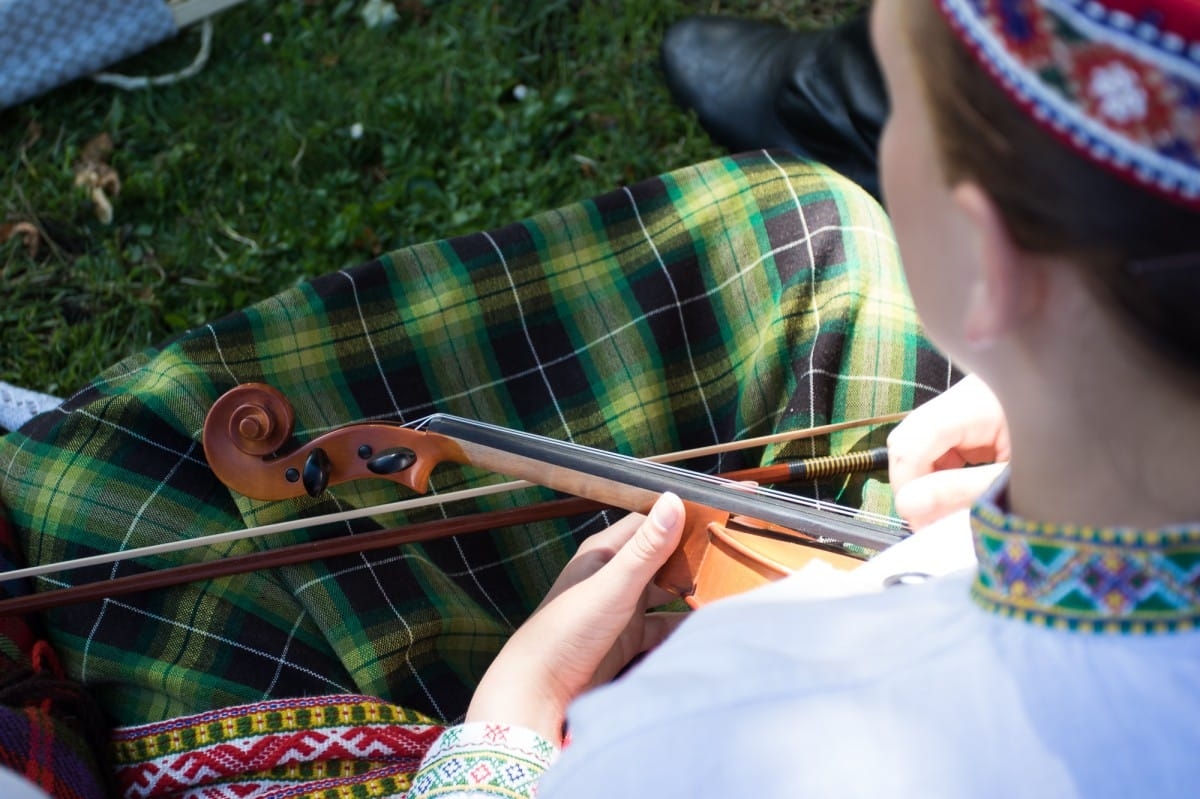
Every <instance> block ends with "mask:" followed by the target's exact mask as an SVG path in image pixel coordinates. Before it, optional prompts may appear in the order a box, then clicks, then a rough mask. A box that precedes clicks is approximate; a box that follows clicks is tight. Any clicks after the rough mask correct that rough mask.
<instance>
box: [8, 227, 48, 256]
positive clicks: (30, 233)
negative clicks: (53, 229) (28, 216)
mask: <svg viewBox="0 0 1200 799" xmlns="http://www.w3.org/2000/svg"><path fill="white" fill-rule="evenodd" d="M16 236H20V237H21V240H22V243H23V244H24V245H25V249H26V250H27V251H28V252H29V257H30V258H37V254H38V250H40V249H41V246H42V232H41V231H40V230H38V228H37V225H35V224H33V223H32V222H8V223H6V224H3V225H0V243H3V244H7V243H8V242H10V241H12V239H13V238H14V237H16Z"/></svg>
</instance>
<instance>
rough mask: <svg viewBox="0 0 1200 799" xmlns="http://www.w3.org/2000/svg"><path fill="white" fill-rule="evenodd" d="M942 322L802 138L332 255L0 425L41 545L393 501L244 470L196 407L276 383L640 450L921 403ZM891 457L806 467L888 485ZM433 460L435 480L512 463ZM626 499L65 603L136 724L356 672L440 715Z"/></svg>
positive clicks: (842, 443)
mask: <svg viewBox="0 0 1200 799" xmlns="http://www.w3.org/2000/svg"><path fill="white" fill-rule="evenodd" d="M955 377H956V375H955V373H954V372H953V370H952V368H951V367H950V365H949V364H948V363H947V361H946V359H945V358H944V357H942V356H941V355H940V354H939V353H938V352H936V351H935V350H934V349H933V348H932V347H931V346H930V345H929V344H928V343H927V342H926V340H925V339H924V338H923V336H922V333H921V330H920V327H919V325H918V322H917V319H916V317H915V315H914V312H913V309H912V306H911V301H910V299H909V295H908V292H907V288H906V286H905V283H904V279H903V273H902V271H901V268H900V264H899V261H898V255H897V251H896V245H895V241H894V238H893V235H892V232H891V228H890V226H889V223H888V220H887V217H886V216H885V215H884V213H883V211H882V210H881V209H880V208H879V206H878V205H877V204H876V203H875V202H874V201H873V200H872V199H871V198H870V197H869V196H867V195H866V194H865V193H864V192H862V191H860V190H859V189H858V188H857V187H856V186H854V185H853V184H851V183H849V182H848V181H846V180H845V179H843V178H841V177H839V176H838V175H836V174H835V173H833V172H831V171H829V170H827V169H825V168H823V167H819V166H815V165H810V164H808V163H805V162H803V161H800V160H798V159H796V158H795V157H794V156H791V155H786V154H781V153H773V152H759V153H754V154H748V155H743V156H738V157H730V158H724V159H720V160H715V161H712V162H709V163H704V164H700V165H697V166H694V167H690V168H687V169H682V170H679V171H677V172H673V173H670V174H667V175H663V176H660V177H658V178H654V179H651V180H647V181H644V182H641V183H638V184H636V185H630V186H627V187H623V188H620V189H618V190H616V191H613V192H611V193H609V194H606V195H603V196H600V197H596V198H594V199H591V200H588V201H585V202H580V203H577V204H573V205H570V206H567V207H564V208H560V209H556V210H553V211H549V212H546V213H543V214H540V215H538V216H535V217H533V218H531V219H527V220H525V221H522V222H519V223H516V224H513V225H510V226H508V227H503V228H499V229H496V230H492V231H488V232H482V233H478V234H476V235H468V236H462V237H459V238H453V239H448V240H443V241H436V242H430V243H427V244H423V245H418V246H414V247H410V248H406V249H404V250H400V251H397V252H393V253H390V254H387V255H385V256H383V257H380V258H378V259H377V260H375V261H372V262H370V263H366V264H363V265H362V266H359V267H357V268H353V269H347V270H343V271H339V272H335V273H332V274H329V275H326V276H323V277H320V278H317V279H314V280H312V281H311V282H308V283H305V284H303V285H300V286H297V287H296V288H294V289H292V290H289V291H286V292H284V293H282V294H279V295H277V296H274V297H271V298H269V299H266V300H264V301H262V302H259V303H258V304H256V305H254V306H252V307H250V308H247V309H246V310H244V311H241V312H238V313H235V314H233V315H231V316H229V317H227V318H224V319H221V320H219V321H215V322H213V323H211V324H208V325H205V326H203V327H199V328H196V329H194V330H191V331H189V332H187V333H185V334H184V335H181V336H179V337H178V338H176V339H174V340H172V341H170V342H169V343H166V344H164V345H163V346H161V347H158V348H154V349H152V350H150V351H146V352H143V353H141V354H138V355H136V356H133V357H130V358H127V359H126V360H124V361H122V362H121V363H118V364H117V365H115V366H113V367H112V368H110V369H108V370H106V371H104V372H103V373H102V374H100V375H99V376H98V377H97V378H96V379H95V380H94V381H93V382H92V383H91V384H90V385H89V386H87V387H86V388H85V389H83V390H82V391H81V392H79V393H78V394H77V395H75V396H73V397H71V398H70V399H69V400H68V401H67V402H66V403H65V404H64V405H63V406H62V407H60V408H58V409H55V410H53V411H50V412H48V413H46V414H43V415H42V416H39V417H37V418H36V419H34V420H33V421H32V422H30V423H29V424H27V425H26V426H25V427H23V428H22V429H21V430H19V431H17V432H15V433H12V434H10V435H8V436H6V437H5V438H4V439H3V440H2V441H0V469H2V472H0V499H2V501H3V504H4V505H5V506H6V507H7V509H8V512H9V514H10V517H11V520H12V523H13V526H14V529H15V531H16V536H17V539H18V541H19V544H20V547H21V549H22V550H23V555H24V557H25V558H26V560H27V561H28V562H29V563H30V564H43V563H51V562H56V561H60V560H66V559H70V558H77V557H82V556H85V555H90V554H95V553H98V552H110V551H116V550H124V549H131V548H135V547H140V546H145V545H149V544H155V543H159V542H166V541H174V540H178V539H180V538H191V537H195V536H200V535H205V534H209V533H216V532H220V531H224V530H229V529H239V528H243V527H246V526H249V525H259V524H264V523H268V522H274V521H280V520H284V519H292V518H297V517H306V516H315V515H318V514H321V513H325V512H329V511H336V510H342V509H346V508H350V507H365V506H367V505H374V504H379V503H382V502H387V501H394V500H396V499H398V498H401V497H402V496H403V494H404V489H400V488H398V487H397V486H396V485H394V484H393V483H390V482H386V481H361V482H358V483H351V484H345V485H340V486H337V487H335V488H332V489H330V490H329V491H327V492H325V493H324V494H322V495H320V496H319V497H317V498H304V499H298V500H289V501H282V502H262V501H256V500H252V499H249V498H247V497H245V496H242V495H240V494H238V493H237V492H234V491H231V490H230V489H229V488H227V487H226V486H224V485H222V484H221V483H220V482H219V481H218V480H217V479H216V478H215V477H214V475H213V474H212V472H211V471H210V469H209V468H208V466H207V464H206V461H205V456H204V448H203V445H202V442H201V428H202V425H203V421H204V417H205V414H206V412H207V410H208V408H209V406H210V405H212V403H213V402H214V401H215V400H216V399H217V398H218V397H219V396H221V394H222V393H223V392H225V391H226V390H228V389H230V388H232V387H233V386H236V385H238V384H240V383H244V382H250V381H258V382H265V383H269V384H271V385H273V386H275V387H276V388H278V389H279V390H281V391H282V392H283V394H284V395H285V396H286V397H287V398H288V399H289V400H290V401H291V403H292V404H293V405H294V407H295V411H296V429H295V436H296V438H298V439H300V440H302V441H304V440H308V439H310V438H312V437H315V436H317V435H319V434H321V433H324V432H326V431H329V430H331V429H334V428H336V427H338V426H339V425H343V424H345V423H348V422H352V421H359V420H390V421H403V422H409V421H412V420H415V419H419V418H421V417H423V416H425V415H428V414H430V413H433V412H446V413H451V414H455V415H458V416H465V417H469V418H473V419H480V420H483V421H487V422H491V423H494V424H498V425H503V426H505V427H509V428H514V429H519V430H526V431H531V432H536V433H539V434H542V435H546V436H550V437H553V438H558V439H563V440H568V441H572V442H575V443H579V444H585V445H588V446H593V447H598V448H603V449H607V450H613V451H618V452H622V453H625V454H629V455H633V456H647V455H651V454H655V453H662V452H668V451H672V450H678V449H684V448H693V447H699V446H704V445H708V444H713V443H717V442H726V441H732V440H736V439H741V438H746V437H751V436H757V435H762V434H768V433H773V432H777V431H783V430H791V429H797V428H804V427H809V426H814V425H820V424H824V423H827V422H834V421H840V420H845V419H854V418H861V417H868V416H872V415H878V414H881V413H885V412H891V411H896V410H902V409H907V408H911V407H913V406H915V405H916V404H919V403H920V402H922V401H924V400H925V399H928V398H929V397H931V396H933V395H935V394H936V393H938V392H940V391H942V390H944V389H945V388H946V387H947V386H948V385H949V384H950V383H951V382H952V381H953V380H954V379H955ZM885 433H886V431H885V430H881V429H866V430H848V431H845V432H842V433H837V434H834V435H832V436H829V437H827V438H824V439H817V440H812V441H805V442H803V443H795V444H789V445H775V446H769V447H760V448H757V449H754V450H750V451H743V452H738V453H735V454H726V455H720V456H710V457H708V458H705V459H703V460H700V461H697V462H694V463H692V464H691V466H692V467H693V468H696V469H699V470H702V471H724V470H728V469H733V468H741V467H745V466H749V465H758V464H760V463H769V462H774V461H776V460H777V459H779V458H784V457H792V456H797V455H818V454H827V453H841V452H846V451H849V450H851V449H855V448H859V447H861V446H863V445H864V444H867V443H874V444H878V443H882V436H883V435H884V434H885ZM884 478H886V475H880V474H874V475H868V476H864V477H858V478H846V479H841V480H835V481H826V482H824V483H821V484H812V485H806V486H802V487H800V488H799V489H797V490H802V491H804V492H806V493H810V494H816V495H819V496H820V497H822V498H825V499H837V500H840V501H842V502H844V503H849V504H854V505H859V506H864V507H868V508H870V509H872V510H877V511H883V512H886V511H888V510H889V509H890V499H889V494H888V492H887V490H886V485H884V483H883V480H884ZM500 479H501V478H499V477H497V476H495V475H487V474H480V473H478V471H477V470H472V469H470V468H466V467H454V466H443V467H439V468H438V469H437V470H436V471H435V472H434V475H433V478H432V480H431V491H434V492H441V493H444V492H447V491H450V490H453V489H456V488H459V487H463V486H467V485H476V484H480V483H485V482H489V481H498V480H500ZM546 496H548V492H546V491H545V490H543V489H536V488H535V489H528V490H525V491H522V492H519V493H517V494H512V495H504V496H496V497H488V498H482V499H478V500H473V501H471V502H468V503H459V504H458V505H456V506H455V507H449V506H447V505H445V504H444V505H440V506H437V505H435V506H432V507H428V508H424V509H421V510H417V511H410V512H408V513H406V514H403V515H400V514H391V515H388V516H384V517H376V518H372V519H364V520H359V521H355V522H345V523H340V524H337V525H331V524H315V525H314V526H312V527H309V528H306V529H301V530H297V531H293V532H289V533H285V534H281V535H278V536H273V537H271V538H269V539H260V540H242V541H237V542H234V543H227V544H221V545H213V546H208V547H203V548H200V549H197V550H191V551H188V552H181V553H173V554H169V555H161V556H156V557H151V558H145V559H142V560H138V561H133V562H128V561H127V562H122V563H120V564H117V565H112V564H109V565H104V566H96V567H89V568H85V569H80V570H75V571H70V572H63V573H58V574H51V575H47V576H44V577H39V578H35V580H34V581H33V583H34V584H33V586H32V587H33V590H47V589H52V588H60V587H63V586H67V585H71V584H74V583H82V582H89V581H94V580H107V579H112V578H114V577H119V576H124V575H127V574H132V573H135V572H138V571H145V570H152V569H158V568H162V567H165V566H169V565H174V564H179V563H190V562H195V561H198V560H201V559H211V558H222V557H229V556H232V555H238V554H243V553H249V552H254V551H258V550H261V549H266V548H270V547H275V546H280V545H283V544H290V543H294V542H300V541H306V540H313V539H317V538H323V537H327V536H334V535H338V536H344V535H356V534H361V533H363V532H365V531H368V530H373V529H378V528H379V527H381V526H396V525H399V524H403V523H405V522H411V521H417V520H428V519H434V518H441V517H443V516H449V515H456V514H459V513H462V512H464V511H469V510H488V509H498V508H505V507H515V506H519V505H522V504H526V503H529V502H531V501H534V500H537V499H541V498H545V497H546ZM618 515H619V514H615V513H614V512H611V511H608V512H596V513H590V514H585V515H581V516H576V517H572V518H568V519H563V520H558V521H550V522H544V523H538V524H531V525H526V526H522V527H519V528H506V529H497V530H492V531H489V532H486V533H479V534H473V535H469V536H458V537H455V538H447V539H440V540H436V541H431V542H426V543H421V544H411V545H404V546H398V547H394V548H391V549H385V550H377V551H372V552H366V553H356V554H352V555H344V556H338V557H333V558H328V559H325V560H320V561H315V562H309V563H304V564H300V565H295V566H287V567H281V568H277V569H271V570H267V571H261V572H255V573H249V574H242V575H236V576H231V577H222V578H218V579H212V580H207V581H203V582H198V583H193V584H189V585H183V586H179V587H175V588H169V589H160V590H155V591H146V592H143V593H138V594H132V595H128V596H121V597H114V598H109V599H105V600H103V601H97V602H91V603H85V604H79V605H74V606H69V607H63V608H60V609H56V610H52V611H48V612H46V613H44V614H42V617H41V618H40V619H39V620H38V621H39V623H41V624H42V625H44V628H45V630H46V634H47V636H48V638H49V640H50V641H51V642H52V644H53V646H54V648H55V649H56V650H57V652H58V654H59V658H60V660H61V662H62V665H63V668H64V669H65V670H66V673H67V675H68V676H69V677H71V678H72V679H75V680H78V681H80V682H81V683H83V684H84V685H85V686H86V687H87V689H88V690H89V691H90V692H92V694H93V695H94V696H95V697H97V699H98V700H99V701H100V703H101V704H102V706H103V708H104V709H105V711H106V713H107V714H108V716H109V717H110V718H111V720H112V721H113V722H114V723H115V724H118V725H139V724H154V723H159V722H162V721H164V720H167V719H171V718H173V717H179V716H185V715H189V714H197V713H205V712H210V711H213V710H215V709H220V708H227V707H232V706H235V705H242V704H245V703H255V702H264V701H276V700H285V699H288V698H294V697H305V696H318V695H366V696H369V697H376V698H379V699H381V700H385V701H387V702H389V703H394V704H395V705H397V706H402V707H404V708H406V709H411V711H412V712H414V713H418V714H421V717H422V718H423V719H430V720H433V721H450V720H453V719H455V718H457V717H459V716H460V715H461V714H462V713H463V712H464V711H465V709H466V705H467V702H468V701H469V698H470V695H471V692H472V690H473V688H474V685H475V683H476V681H477V680H478V678H479V677H480V676H481V674H482V672H483V670H484V669H485V668H486V667H487V665H488V664H489V662H490V661H491V659H492V657H493V656H494V655H495V653H496V652H497V651H498V649H499V647H500V646H501V645H502V644H503V643H504V641H505V640H506V638H507V637H508V635H509V634H510V633H511V632H512V631H513V630H514V629H515V628H516V627H517V626H518V625H519V624H520V623H521V622H522V620H523V619H524V618H526V616H527V615H528V614H529V613H530V612H531V611H532V609H533V608H534V607H535V606H536V604H537V602H538V601H539V600H540V598H541V597H542V595H543V593H544V592H545V590H546V589H547V588H548V587H549V585H550V584H551V582H552V581H553V579H554V578H555V576H556V575H557V574H558V572H559V571H560V569H561V568H562V566H563V565H564V564H565V563H566V561H567V560H568V559H569V558H570V556H571V555H572V553H573V552H574V550H575V548H576V546H577V544H578V543H579V541H580V540H582V538H584V537H585V536H587V535H589V534H590V533H592V532H595V531H597V530H599V529H602V528H603V527H605V526H607V525H608V524H610V523H611V522H613V521H614V520H615V519H616V518H617V516H618Z"/></svg>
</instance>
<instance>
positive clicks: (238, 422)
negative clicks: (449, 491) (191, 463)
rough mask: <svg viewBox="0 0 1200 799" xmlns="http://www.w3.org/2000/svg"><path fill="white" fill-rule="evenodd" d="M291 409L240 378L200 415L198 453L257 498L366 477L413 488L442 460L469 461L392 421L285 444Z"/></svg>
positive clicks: (424, 484)
mask: <svg viewBox="0 0 1200 799" xmlns="http://www.w3.org/2000/svg"><path fill="white" fill-rule="evenodd" d="M294 425H295V412H294V411H293V410H292V405H291V403H289V402H288V400H287V399H286V398H285V397H284V396H283V394H282V393H280V392H279V390H278V389H275V388H273V387H271V386H268V385H264V384H262V383H246V384H243V385H240V386H237V387H236V388H233V389H231V390H230V391H228V392H226V393H225V394H223V395H222V396H221V397H220V398H218V399H217V401H216V402H214V403H213V405H212V407H211V408H210V409H209V412H208V416H207V417H206V418H205V420H204V433H203V436H204V454H205V457H206V458H207V459H208V464H209V466H210V467H211V468H212V470H213V472H214V473H215V474H216V475H217V477H218V479H220V480H221V482H222V483H224V484H225V485H226V486H228V487H229V488H231V489H233V490H234V491H237V492H239V493H241V494H245V495H246V496H248V497H253V498H254V499H262V500H279V499H292V498H295V497H301V496H304V495H305V494H307V495H309V496H314V497H315V496H318V495H320V494H321V493H323V492H324V491H325V489H326V488H328V487H329V486H332V485H337V484H339V483H345V482H349V481H351V480H359V479H362V478H365V477H375V478H379V477H382V478H385V479H388V480H391V481H392V482H395V483H399V484H401V485H404V486H407V487H408V488H411V489H412V490H414V491H416V492H418V493H424V492H425V491H426V490H427V489H428V485H429V474H430V472H432V471H433V468H434V467H435V466H437V465H438V464H439V463H442V462H444V461H452V462H455V463H467V462H468V459H467V458H466V456H465V455H464V454H463V452H462V450H461V449H460V448H459V447H458V445H456V444H455V443H454V442H453V441H452V440H450V439H448V438H446V437H445V436H439V435H434V434H430V433H424V432H419V431H416V430H410V429H408V428H406V427H402V426H400V425H396V424H385V423H373V422H363V423H355V424H348V425H345V426H343V427H340V428H338V429H336V430H332V431H330V432H328V433H325V434H324V435H322V436H320V437H318V438H317V439H315V440H313V441H310V442H308V443H307V444H303V445H295V447H294V448H293V449H288V447H289V446H290V445H292V444H293V443H294V442H293V441H292V431H293V429H294Z"/></svg>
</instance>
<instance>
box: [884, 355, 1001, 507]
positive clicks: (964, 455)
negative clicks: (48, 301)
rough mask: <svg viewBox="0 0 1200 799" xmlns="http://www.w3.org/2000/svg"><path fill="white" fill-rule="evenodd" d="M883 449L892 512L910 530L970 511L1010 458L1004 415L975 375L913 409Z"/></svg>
mask: <svg viewBox="0 0 1200 799" xmlns="http://www.w3.org/2000/svg"><path fill="white" fill-rule="evenodd" d="M887 444H888V477H889V479H890V482H891V485H892V490H893V491H894V492H895V502H896V511H897V512H898V513H899V514H900V516H901V517H903V518H904V519H905V521H907V522H908V523H909V524H910V525H911V526H912V528H913V529H914V530H919V529H920V528H922V527H925V526H927V525H929V524H931V523H933V522H935V521H937V520H938V519H940V518H942V517H944V516H947V515H949V514H950V513H953V512H954V511H958V510H962V509H963V508H966V507H969V506H970V505H971V503H972V502H974V501H975V499H976V498H977V497H979V495H980V494H982V493H983V492H984V490H985V489H987V487H988V486H989V485H991V484H992V483H993V482H994V481H995V480H996V478H997V477H998V476H999V475H1000V472H1001V471H1003V470H1004V468H1005V467H1006V466H1007V461H1008V459H1009V456H1010V452H1011V448H1010V445H1009V439H1008V424H1007V422H1006V421H1005V419H1004V411H1003V410H1002V409H1001V407H1000V403H999V401H998V400H997V399H996V395H995V394H993V393H992V391H991V389H990V388H988V387H987V386H986V385H985V384H984V383H983V381H982V380H980V379H979V378H977V377H975V376H974V375H968V376H967V377H965V378H963V379H962V380H960V381H959V382H958V383H956V384H954V385H953V386H951V387H950V388H949V389H948V390H947V391H946V392H945V393H944V394H941V395H939V396H937V397H935V398H934V399H932V400H930V401H929V402H927V403H925V404H924V405H922V406H920V407H918V408H917V409H915V410H914V411H913V412H912V413H910V414H909V415H908V416H907V417H906V418H905V419H904V421H902V422H901V423H900V424H899V425H898V426H897V427H896V428H895V429H894V430H893V431H892V432H891V434H890V435H888V439H887ZM975 464H984V465H975Z"/></svg>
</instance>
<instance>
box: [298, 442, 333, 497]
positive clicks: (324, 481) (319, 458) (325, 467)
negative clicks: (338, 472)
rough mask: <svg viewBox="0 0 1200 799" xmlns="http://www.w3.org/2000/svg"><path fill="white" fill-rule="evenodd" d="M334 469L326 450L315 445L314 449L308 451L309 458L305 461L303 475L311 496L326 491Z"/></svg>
mask: <svg viewBox="0 0 1200 799" xmlns="http://www.w3.org/2000/svg"><path fill="white" fill-rule="evenodd" d="M332 470H333V463H332V462H330V460H329V456H328V455H326V454H325V450H323V449H321V448H320V447H314V448H313V451H312V452H310V453H308V458H306V459H305V461H304V473H303V475H302V476H301V477H302V479H303V481H304V490H305V491H307V492H308V495H309V496H310V497H315V496H317V495H318V494H321V493H322V492H324V491H325V487H326V486H328V485H329V474H330V472H331V471H332Z"/></svg>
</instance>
